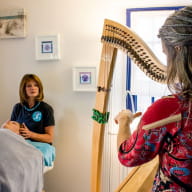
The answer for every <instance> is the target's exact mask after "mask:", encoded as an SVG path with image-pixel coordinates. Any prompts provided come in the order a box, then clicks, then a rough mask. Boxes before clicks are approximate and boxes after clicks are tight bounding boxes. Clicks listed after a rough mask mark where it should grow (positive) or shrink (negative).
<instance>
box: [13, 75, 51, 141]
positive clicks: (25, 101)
mask: <svg viewBox="0 0 192 192" xmlns="http://www.w3.org/2000/svg"><path fill="white" fill-rule="evenodd" d="M19 96H20V102H19V103H17V104H15V106H14V108H13V111H12V114H11V120H12V121H17V122H19V123H20V124H22V127H21V128H20V135H22V136H23V137H24V138H25V139H30V140H32V141H38V142H44V143H50V144H52V143H53V137H54V126H55V120H54V115H53V108H52V107H51V106H50V105H49V104H47V103H46V102H44V101H43V99H44V93H43V85H42V82H41V80H40V79H39V77H38V76H37V75H35V74H26V75H24V76H23V78H22V80H21V82H20V87H19Z"/></svg>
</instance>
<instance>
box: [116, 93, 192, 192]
mask: <svg viewBox="0 0 192 192" xmlns="http://www.w3.org/2000/svg"><path fill="white" fill-rule="evenodd" d="M177 114H181V115H182V120H181V121H177V122H173V123H169V124H166V125H164V126H161V127H156V128H154V129H150V130H144V129H142V127H143V126H144V125H147V124H150V123H153V122H156V121H158V120H162V119H164V118H167V117H169V116H172V115H177ZM156 155H159V161H160V162H159V169H158V171H157V174H156V177H155V179H154V183H153V188H152V191H153V192H161V191H162V192H163V191H164V192H192V104H191V103H189V102H187V101H185V100H184V98H183V97H181V96H179V95H172V96H168V97H164V98H162V99H159V100H157V101H156V102H155V103H153V104H152V105H151V106H150V107H149V108H148V109H147V111H146V112H145V113H144V115H143V117H142V118H141V121H140V123H139V126H138V129H137V130H136V131H134V133H133V134H132V136H131V137H130V138H129V139H128V140H126V141H124V142H123V143H122V144H121V146H120V148H119V153H118V157H119V160H120V162H121V163H122V164H123V165H125V166H127V167H133V166H138V165H141V164H143V163H145V162H148V161H150V160H151V159H153V158H154V157H155V156H156Z"/></svg>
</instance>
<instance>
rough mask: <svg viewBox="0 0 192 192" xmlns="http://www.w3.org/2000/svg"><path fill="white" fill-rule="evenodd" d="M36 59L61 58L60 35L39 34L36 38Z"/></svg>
mask: <svg viewBox="0 0 192 192" xmlns="http://www.w3.org/2000/svg"><path fill="white" fill-rule="evenodd" d="M35 45H36V60H59V59H60V35H59V34H56V35H38V36H36V39H35Z"/></svg>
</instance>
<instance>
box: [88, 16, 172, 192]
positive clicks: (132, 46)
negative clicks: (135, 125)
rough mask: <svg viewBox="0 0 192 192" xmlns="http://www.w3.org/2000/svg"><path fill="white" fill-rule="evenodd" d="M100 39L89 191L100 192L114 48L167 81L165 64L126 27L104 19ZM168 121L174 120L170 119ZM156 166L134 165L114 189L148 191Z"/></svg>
mask: <svg viewBox="0 0 192 192" xmlns="http://www.w3.org/2000/svg"><path fill="white" fill-rule="evenodd" d="M101 42H102V43H103V47H102V53H101V59H100V67H99V76H98V84H97V92H96V102H95V108H94V109H93V117H92V118H93V119H94V121H93V137H92V167H91V171H92V173H91V192H100V191H101V189H100V188H101V167H102V152H103V144H104V130H105V123H106V121H107V118H108V112H107V111H106V107H107V104H108V96H109V92H110V89H111V80H112V76H113V70H114V65H115V60H116V56H117V50H121V51H123V52H125V54H127V55H128V56H129V57H130V58H131V59H132V60H133V62H134V63H135V64H136V65H137V66H138V67H139V68H140V69H141V70H142V71H143V72H144V73H145V74H146V75H147V76H148V77H150V78H151V79H153V80H154V81H157V82H159V83H166V66H165V65H163V64H162V63H161V62H160V61H159V60H158V58H157V57H156V56H155V55H154V54H153V52H152V51H151V50H150V48H149V47H148V46H147V45H146V43H145V42H144V41H143V40H142V39H141V38H140V37H139V36H138V35H136V34H135V33H134V32H133V31H132V30H131V29H129V28H128V27H126V26H123V25H121V24H119V23H117V22H114V21H111V20H108V19H106V20H105V21H104V27H103V33H102V37H101ZM169 121H173V120H172V119H171V120H170V119H169ZM174 121H175V119H174ZM164 123H166V122H164ZM149 128H150V126H149V127H147V129H149ZM157 167H158V158H156V159H154V160H153V161H151V162H149V163H148V164H145V165H142V166H139V167H136V168H133V169H132V171H131V173H130V174H129V175H128V176H127V178H125V180H124V181H123V182H122V184H121V185H120V186H119V187H118V188H117V190H116V192H126V191H134V192H148V191H149V190H150V188H151V186H152V181H153V178H154V174H155V172H156V170H157ZM135 178H136V179H135ZM133 187H134V188H133ZM135 187H137V188H135Z"/></svg>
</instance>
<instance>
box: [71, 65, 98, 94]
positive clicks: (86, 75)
mask: <svg viewBox="0 0 192 192" xmlns="http://www.w3.org/2000/svg"><path fill="white" fill-rule="evenodd" d="M96 73H97V71H96V67H74V68H73V90H74V91H96V76H97V74H96Z"/></svg>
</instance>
